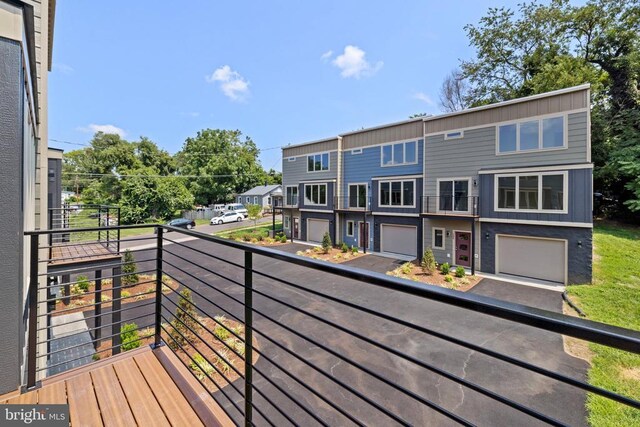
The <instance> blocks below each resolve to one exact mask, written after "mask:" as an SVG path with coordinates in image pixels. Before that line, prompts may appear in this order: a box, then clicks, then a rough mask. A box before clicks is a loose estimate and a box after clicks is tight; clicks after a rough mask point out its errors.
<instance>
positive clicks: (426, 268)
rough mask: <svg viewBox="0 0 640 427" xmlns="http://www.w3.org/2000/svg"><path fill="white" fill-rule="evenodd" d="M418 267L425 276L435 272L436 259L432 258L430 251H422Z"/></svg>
mask: <svg viewBox="0 0 640 427" xmlns="http://www.w3.org/2000/svg"><path fill="white" fill-rule="evenodd" d="M420 267H422V271H423V272H425V273H426V274H432V273H433V272H434V271H436V268H437V266H436V259H435V257H434V256H433V251H432V250H431V249H427V250H426V251H424V254H423V255H422V261H421V262H420Z"/></svg>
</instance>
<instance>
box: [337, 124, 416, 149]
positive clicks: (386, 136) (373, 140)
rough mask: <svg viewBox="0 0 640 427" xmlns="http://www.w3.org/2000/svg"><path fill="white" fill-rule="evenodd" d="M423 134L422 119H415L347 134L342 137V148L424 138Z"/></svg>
mask: <svg viewBox="0 0 640 427" xmlns="http://www.w3.org/2000/svg"><path fill="white" fill-rule="evenodd" d="M423 135H424V128H423V124H422V119H415V120H411V121H408V122H403V123H398V124H390V125H385V126H379V127H376V128H370V129H363V130H362V131H357V132H352V133H348V134H345V135H343V137H342V149H343V150H345V151H346V150H352V149H354V148H362V147H369V146H372V145H377V144H385V143H387V142H393V141H404V140H407V139H414V138H422V137H423Z"/></svg>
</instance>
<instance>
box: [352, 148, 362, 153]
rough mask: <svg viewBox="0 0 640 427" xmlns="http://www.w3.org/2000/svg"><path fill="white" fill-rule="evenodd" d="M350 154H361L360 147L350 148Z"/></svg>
mask: <svg viewBox="0 0 640 427" xmlns="http://www.w3.org/2000/svg"><path fill="white" fill-rule="evenodd" d="M351 154H362V148H356V149H355V150H351Z"/></svg>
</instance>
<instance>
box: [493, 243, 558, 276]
mask: <svg viewBox="0 0 640 427" xmlns="http://www.w3.org/2000/svg"><path fill="white" fill-rule="evenodd" d="M565 247H566V241H565V240H548V239H534V238H526V237H515V236H498V248H497V250H498V258H497V259H498V262H497V265H496V270H497V273H504V274H513V275H515V276H523V277H528V278H532V279H540V280H547V281H550V282H558V283H564V281H565V276H566V274H565V273H566V271H565V268H566V250H565Z"/></svg>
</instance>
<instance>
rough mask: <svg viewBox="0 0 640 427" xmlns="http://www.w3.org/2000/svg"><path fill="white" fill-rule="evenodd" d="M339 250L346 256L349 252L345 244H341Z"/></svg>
mask: <svg viewBox="0 0 640 427" xmlns="http://www.w3.org/2000/svg"><path fill="white" fill-rule="evenodd" d="M340 250H342V253H345V254H346V253H347V252H348V251H349V246H347V244H346V243H345V242H342V245H341V246H340Z"/></svg>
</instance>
